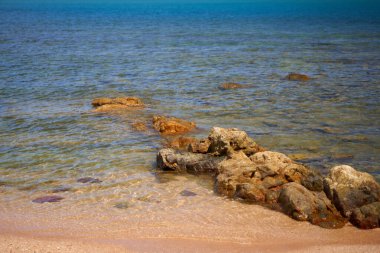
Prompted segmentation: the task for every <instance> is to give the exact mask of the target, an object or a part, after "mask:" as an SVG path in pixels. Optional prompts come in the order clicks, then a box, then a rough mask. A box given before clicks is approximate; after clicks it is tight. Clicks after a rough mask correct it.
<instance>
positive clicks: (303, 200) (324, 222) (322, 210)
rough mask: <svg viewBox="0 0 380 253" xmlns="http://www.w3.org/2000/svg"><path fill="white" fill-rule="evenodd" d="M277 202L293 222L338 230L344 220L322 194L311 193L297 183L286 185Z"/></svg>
mask: <svg viewBox="0 0 380 253" xmlns="http://www.w3.org/2000/svg"><path fill="white" fill-rule="evenodd" d="M278 202H279V204H280V205H281V207H282V209H283V211H284V212H285V213H286V214H288V215H289V216H290V217H292V218H293V219H295V220H299V221H309V222H310V223H312V224H315V225H318V226H321V227H325V228H340V227H343V226H344V224H345V220H344V219H343V217H342V216H341V215H340V213H339V212H338V211H337V210H336V209H335V207H334V206H333V205H332V204H331V202H330V200H329V199H328V198H327V197H326V195H325V194H324V193H323V192H311V191H309V190H308V189H306V188H305V187H304V186H302V185H300V184H297V183H287V184H285V185H284V187H283V189H282V190H281V193H280V196H279V198H278Z"/></svg>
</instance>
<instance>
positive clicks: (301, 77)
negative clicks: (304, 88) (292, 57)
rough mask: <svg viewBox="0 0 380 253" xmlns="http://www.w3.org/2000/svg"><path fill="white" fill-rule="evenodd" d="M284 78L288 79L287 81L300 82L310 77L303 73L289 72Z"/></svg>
mask: <svg viewBox="0 0 380 253" xmlns="http://www.w3.org/2000/svg"><path fill="white" fill-rule="evenodd" d="M286 79H288V80H289V81H302V82H306V81H309V80H310V77H308V76H307V75H304V74H298V73H289V74H288V75H287V76H286Z"/></svg>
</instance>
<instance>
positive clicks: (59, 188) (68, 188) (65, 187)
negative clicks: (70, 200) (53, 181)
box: [51, 186, 71, 193]
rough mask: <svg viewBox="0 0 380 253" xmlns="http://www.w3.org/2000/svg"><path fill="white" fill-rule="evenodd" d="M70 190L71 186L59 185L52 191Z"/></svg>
mask: <svg viewBox="0 0 380 253" xmlns="http://www.w3.org/2000/svg"><path fill="white" fill-rule="evenodd" d="M70 190H71V187H68V186H58V187H56V188H54V189H53V190H52V191H51V192H52V193H57V192H67V191H70Z"/></svg>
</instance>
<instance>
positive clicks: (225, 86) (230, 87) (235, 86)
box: [219, 83, 244, 90]
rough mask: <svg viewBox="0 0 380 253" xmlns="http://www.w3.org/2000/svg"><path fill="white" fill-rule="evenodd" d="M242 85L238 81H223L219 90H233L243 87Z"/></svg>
mask: <svg viewBox="0 0 380 253" xmlns="http://www.w3.org/2000/svg"><path fill="white" fill-rule="evenodd" d="M243 87H244V86H243V85H241V84H238V83H223V84H221V85H220V86H219V89H221V90H233V89H239V88H243Z"/></svg>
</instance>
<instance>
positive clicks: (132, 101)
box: [92, 97, 144, 112]
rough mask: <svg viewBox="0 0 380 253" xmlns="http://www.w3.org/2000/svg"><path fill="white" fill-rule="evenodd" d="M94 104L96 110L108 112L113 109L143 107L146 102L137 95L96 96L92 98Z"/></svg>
mask: <svg viewBox="0 0 380 253" xmlns="http://www.w3.org/2000/svg"><path fill="white" fill-rule="evenodd" d="M92 106H94V107H95V110H94V111H96V112H107V111H111V110H123V109H131V108H142V107H144V103H143V102H142V101H141V100H140V99H139V98H136V97H119V98H95V99H94V100H92Z"/></svg>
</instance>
